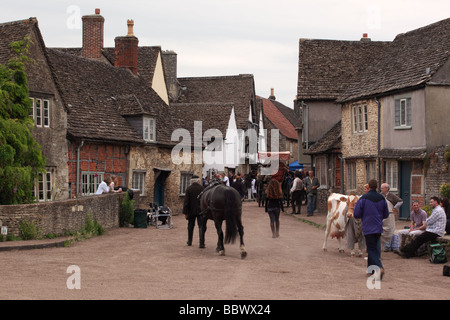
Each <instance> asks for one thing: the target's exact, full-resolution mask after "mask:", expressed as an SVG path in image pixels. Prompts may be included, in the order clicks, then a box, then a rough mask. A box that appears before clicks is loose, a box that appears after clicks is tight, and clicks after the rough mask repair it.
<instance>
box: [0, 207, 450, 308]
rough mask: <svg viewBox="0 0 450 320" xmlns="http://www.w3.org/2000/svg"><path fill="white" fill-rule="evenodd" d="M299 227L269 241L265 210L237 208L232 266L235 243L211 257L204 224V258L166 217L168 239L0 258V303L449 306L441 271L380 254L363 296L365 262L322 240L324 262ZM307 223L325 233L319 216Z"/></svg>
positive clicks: (100, 241)
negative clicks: (425, 302) (378, 276)
mask: <svg viewBox="0 0 450 320" xmlns="http://www.w3.org/2000/svg"><path fill="white" fill-rule="evenodd" d="M303 209H305V208H303ZM299 217H300V218H306V217H305V215H304V213H303V214H302V215H301V216H292V215H288V214H283V213H282V214H281V228H280V237H279V238H276V239H273V238H272V237H271V232H270V227H269V218H268V216H267V215H266V213H264V210H263V209H262V208H259V207H258V206H257V204H256V203H254V202H245V203H244V213H243V223H244V231H245V244H246V249H247V252H248V256H247V258H246V259H245V260H241V259H240V255H239V245H238V242H236V243H235V244H232V245H226V256H224V257H221V256H218V255H217V254H216V252H215V247H216V246H215V244H216V241H217V235H216V231H215V228H214V225H213V223H212V221H210V222H209V223H208V231H207V233H206V248H205V249H199V248H198V234H197V229H196V231H195V234H194V240H195V241H194V244H193V246H191V247H188V246H187V245H186V236H187V230H186V226H187V224H186V220H184V217H183V216H182V215H178V216H175V217H174V227H173V228H172V229H170V230H160V229H155V228H154V227H149V228H147V229H135V228H121V229H113V230H109V231H108V232H107V234H106V235H103V236H100V237H96V238H92V239H89V240H85V241H82V242H78V243H76V244H74V245H72V246H70V247H67V248H46V249H34V250H19V251H18V250H15V251H5V252H0V279H1V280H0V283H1V288H2V290H0V299H167V300H169V299H175V300H178V299H188V300H191V299H195V300H208V299H218V300H224V299H226V300H234V299H243V300H253V299H257V300H260V299H261V300H262V299H264V300H265V299H269V300H291V299H313V300H316V299H418V300H420V299H448V298H449V297H450V278H447V277H443V276H442V268H443V266H442V265H433V264H431V263H430V262H429V261H428V260H427V259H426V258H414V259H409V260H405V259H402V258H400V257H399V256H397V255H396V254H394V253H382V262H383V264H384V266H385V269H386V274H385V277H384V279H383V281H382V282H381V283H380V287H379V288H378V289H377V288H376V286H375V283H374V282H372V289H369V288H368V286H367V279H368V278H367V276H366V260H364V259H363V258H352V257H350V255H349V253H348V252H346V253H339V252H338V251H337V241H336V240H330V241H329V242H328V252H323V251H322V243H323V238H324V231H323V230H320V229H318V228H316V227H315V226H312V225H309V224H306V223H305V222H302V221H299V220H298V218H299ZM311 220H312V221H314V222H316V223H321V224H324V223H325V215H324V214H319V215H317V216H315V217H312V218H311ZM0 245H1V243H0ZM70 266H75V267H72V268H75V269H70V268H69V267H70ZM68 268H69V269H68ZM73 270H75V272H74V271H73ZM68 271H69V272H70V273H68ZM75 276H77V277H78V278H74V277H75ZM75 284H80V289H76V288H75V289H69V288H68V287H70V286H73V285H75ZM369 287H370V286H369ZM374 287H375V288H374ZM417 288H420V290H417ZM412 293H414V295H412Z"/></svg>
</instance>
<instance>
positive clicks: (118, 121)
mask: <svg viewBox="0 0 450 320" xmlns="http://www.w3.org/2000/svg"><path fill="white" fill-rule="evenodd" d="M48 53H49V57H50V61H51V64H52V72H53V74H54V77H55V80H56V82H57V84H58V87H59V89H60V90H61V95H62V96H63V98H64V101H65V102H66V104H67V107H68V119H67V122H68V134H69V136H72V137H76V138H86V139H98V140H108V141H122V142H124V141H127V142H138V143H139V142H143V141H142V137H141V136H139V135H138V134H137V133H136V131H135V130H134V129H133V128H132V126H131V125H130V123H129V122H128V121H127V119H126V118H125V117H124V116H123V115H141V114H148V115H151V116H153V117H155V118H156V121H157V122H156V123H157V128H158V132H157V139H158V142H161V143H168V142H169V141H170V134H171V129H172V128H173V126H174V124H173V123H172V122H171V121H172V119H170V118H167V112H166V110H167V108H168V106H167V105H166V104H165V103H164V102H163V101H162V100H161V98H160V97H159V96H158V95H157V94H156V92H154V90H153V89H151V88H150V87H149V86H148V85H147V83H146V82H145V81H144V79H143V78H141V77H138V76H134V75H133V74H132V73H131V72H130V71H129V70H127V69H122V68H116V67H113V66H111V65H109V64H106V63H103V62H98V61H94V60H90V59H85V58H81V57H78V56H75V55H72V54H67V53H64V52H62V51H60V50H56V49H48ZM163 123H164V125H163Z"/></svg>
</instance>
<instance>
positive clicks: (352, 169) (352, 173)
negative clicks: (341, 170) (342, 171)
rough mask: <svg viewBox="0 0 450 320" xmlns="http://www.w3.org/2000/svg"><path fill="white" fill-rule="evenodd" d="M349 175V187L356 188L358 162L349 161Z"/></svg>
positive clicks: (350, 188)
mask: <svg viewBox="0 0 450 320" xmlns="http://www.w3.org/2000/svg"><path fill="white" fill-rule="evenodd" d="M347 175H348V176H347V180H348V189H349V190H353V189H356V162H349V163H348V164H347Z"/></svg>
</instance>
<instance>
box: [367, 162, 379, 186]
mask: <svg viewBox="0 0 450 320" xmlns="http://www.w3.org/2000/svg"><path fill="white" fill-rule="evenodd" d="M371 179H375V180H376V179H377V162H376V161H366V181H369V180H371Z"/></svg>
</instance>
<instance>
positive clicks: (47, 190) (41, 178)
mask: <svg viewBox="0 0 450 320" xmlns="http://www.w3.org/2000/svg"><path fill="white" fill-rule="evenodd" d="M53 174H54V169H47V171H46V172H45V173H39V174H38V178H37V180H36V182H35V184H34V188H33V196H34V197H35V198H36V200H37V201H51V200H52V183H53Z"/></svg>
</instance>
